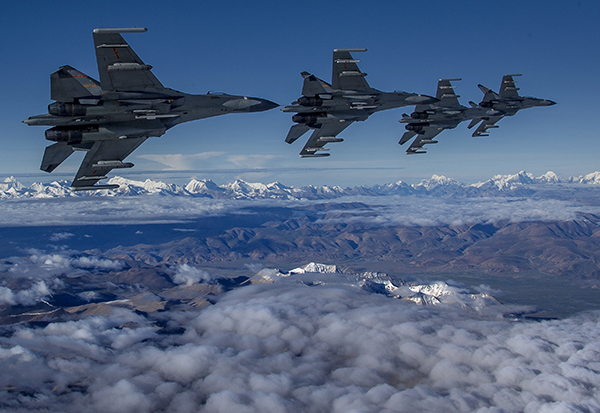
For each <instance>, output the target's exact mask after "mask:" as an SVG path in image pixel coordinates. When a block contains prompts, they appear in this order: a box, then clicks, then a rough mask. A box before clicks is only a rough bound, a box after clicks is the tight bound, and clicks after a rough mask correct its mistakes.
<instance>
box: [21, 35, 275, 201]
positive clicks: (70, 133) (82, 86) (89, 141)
mask: <svg viewBox="0 0 600 413" xmlns="http://www.w3.org/2000/svg"><path fill="white" fill-rule="evenodd" d="M146 31H147V29H145V28H112V29H110V28H101V29H94V30H93V38H94V46H95V50H96V60H97V63H98V74H99V75H100V82H98V81H97V80H95V79H93V78H91V77H89V76H88V75H86V74H84V73H82V72H80V71H79V70H77V69H74V68H73V67H71V66H63V67H61V68H60V69H59V70H58V71H56V72H54V73H53V74H52V75H51V76H50V89H51V93H50V95H51V98H52V100H54V101H55V102H53V103H51V104H50V105H49V106H48V114H43V115H38V116H32V117H30V118H28V119H26V120H24V121H23V122H24V123H26V124H27V125H45V126H52V128H50V129H48V130H46V139H47V140H50V141H54V142H56V143H54V144H52V145H50V146H48V147H46V151H45V152H44V157H43V159H42V165H41V169H42V170H43V171H46V172H52V171H54V170H55V169H56V167H58V166H59V165H60V164H61V163H62V162H64V161H65V160H66V159H67V158H68V157H69V156H70V155H71V154H72V153H73V152H74V151H85V152H86V155H85V158H84V159H83V163H82V164H81V166H80V168H79V171H78V172H77V175H76V176H75V179H74V180H73V182H72V184H71V187H72V189H73V190H95V189H115V188H118V187H119V186H118V185H96V183H97V182H98V181H100V180H102V179H105V178H106V175H107V173H108V172H110V171H111V170H113V169H116V168H131V167H133V164H132V163H130V162H124V160H125V158H126V157H127V156H128V155H129V154H131V153H132V152H133V151H134V150H135V149H136V148H137V147H138V146H140V145H141V144H142V143H143V142H144V141H145V140H146V139H148V137H150V136H162V135H163V134H164V133H165V132H166V131H167V130H168V129H170V128H172V127H173V126H175V125H177V124H179V123H183V122H189V121H192V120H196V119H204V118H208V117H212V116H219V115H225V114H228V113H247V112H261V111H264V110H269V109H273V108H275V107H277V106H278V105H277V104H276V103H273V102H271V101H268V100H266V99H260V98H255V97H246V96H235V95H228V94H212V93H209V94H206V95H191V94H187V93H183V92H179V91H177V90H173V89H169V88H165V87H164V86H163V85H162V84H161V83H160V81H159V80H158V79H157V78H156V77H155V76H154V74H153V73H152V71H151V69H152V66H149V65H147V64H145V63H144V62H143V61H142V60H141V59H140V58H139V57H138V56H137V54H136V53H135V52H134V51H133V49H132V48H131V46H129V44H127V42H126V41H125V40H124V39H123V37H122V36H121V35H120V33H142V32H146Z"/></svg>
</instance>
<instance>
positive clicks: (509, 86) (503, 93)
mask: <svg viewBox="0 0 600 413" xmlns="http://www.w3.org/2000/svg"><path fill="white" fill-rule="evenodd" d="M513 76H521V75H504V76H502V84H501V85H500V97H501V98H503V99H511V98H518V97H520V96H519V88H518V87H517V86H516V85H515V81H514V79H513Z"/></svg>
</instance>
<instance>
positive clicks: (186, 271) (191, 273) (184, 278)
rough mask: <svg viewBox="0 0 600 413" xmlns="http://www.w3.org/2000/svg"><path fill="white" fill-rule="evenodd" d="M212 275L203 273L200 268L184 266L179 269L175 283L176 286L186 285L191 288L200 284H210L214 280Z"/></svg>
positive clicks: (175, 276)
mask: <svg viewBox="0 0 600 413" xmlns="http://www.w3.org/2000/svg"><path fill="white" fill-rule="evenodd" d="M212 278H213V277H212V275H210V274H209V273H207V272H206V271H203V270H201V269H199V268H196V267H192V266H191V265H188V264H183V265H180V266H178V267H177V270H175V275H173V282H174V283H175V284H180V285H181V284H184V285H187V286H190V285H192V284H197V283H199V282H208V281H210V280H211V279H212Z"/></svg>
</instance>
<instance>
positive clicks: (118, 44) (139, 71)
mask: <svg viewBox="0 0 600 413" xmlns="http://www.w3.org/2000/svg"><path fill="white" fill-rule="evenodd" d="M145 31H147V29H144V28H122V29H94V31H93V36H94V46H95V47H96V60H97V63H98V73H99V74H100V84H101V86H102V90H104V91H105V92H140V91H150V92H152V91H154V92H155V91H160V90H162V89H164V88H165V87H164V86H163V85H162V84H161V83H160V82H159V81H158V79H157V78H156V76H154V75H153V74H152V72H151V69H152V66H149V65H147V64H145V63H144V62H143V61H142V59H140V58H139V57H138V55H137V54H136V53H135V52H134V51H133V49H132V48H131V46H129V44H127V42H126V41H125V40H124V39H123V37H122V36H121V35H120V34H119V33H142V32H145Z"/></svg>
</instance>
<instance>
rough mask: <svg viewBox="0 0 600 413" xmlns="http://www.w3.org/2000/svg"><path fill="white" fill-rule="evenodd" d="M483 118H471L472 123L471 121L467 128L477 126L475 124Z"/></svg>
mask: <svg viewBox="0 0 600 413" xmlns="http://www.w3.org/2000/svg"><path fill="white" fill-rule="evenodd" d="M482 120H483V119H481V118H475V119H473V120H471V123H469V126H467V129H472V128H474V127H475V125H477V124H478V123H479V122H481V121H482Z"/></svg>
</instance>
